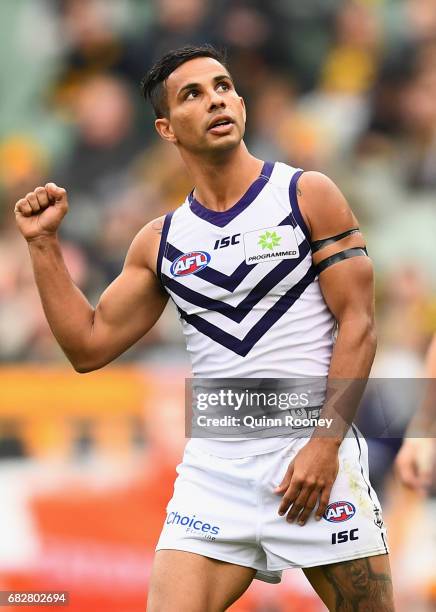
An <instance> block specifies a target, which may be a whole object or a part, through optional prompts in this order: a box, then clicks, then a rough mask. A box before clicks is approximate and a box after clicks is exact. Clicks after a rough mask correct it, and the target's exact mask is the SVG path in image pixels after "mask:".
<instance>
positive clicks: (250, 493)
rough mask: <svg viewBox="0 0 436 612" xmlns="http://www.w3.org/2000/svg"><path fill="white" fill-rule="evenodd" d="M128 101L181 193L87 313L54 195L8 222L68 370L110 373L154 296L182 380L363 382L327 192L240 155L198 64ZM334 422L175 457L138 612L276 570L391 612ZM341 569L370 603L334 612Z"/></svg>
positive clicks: (231, 594)
mask: <svg viewBox="0 0 436 612" xmlns="http://www.w3.org/2000/svg"><path fill="white" fill-rule="evenodd" d="M142 86H143V93H144V95H145V96H146V97H148V98H150V100H151V103H152V105H153V108H154V110H155V114H156V122H155V126H156V129H157V131H158V133H159V135H160V136H161V138H163V139H164V140H165V141H167V142H168V143H171V144H174V145H175V146H176V147H177V148H178V150H179V152H180V155H181V156H182V158H183V160H184V162H185V164H186V167H187V169H188V172H189V173H190V175H191V177H192V180H193V183H194V185H195V190H194V191H193V192H192V193H191V194H190V195H189V196H188V198H187V200H186V201H185V203H184V204H183V206H181V207H180V208H178V209H177V210H176V211H175V212H174V214H172V213H170V214H168V215H166V216H165V217H164V218H161V219H157V220H154V221H152V222H151V223H149V224H148V225H146V226H145V227H144V228H143V229H142V230H141V231H140V232H139V233H138V235H137V236H136V237H135V239H134V240H133V242H132V245H131V247H130V249H129V252H128V254H127V258H126V262H125V265H124V268H123V271H122V273H121V275H120V276H119V277H118V278H117V279H116V280H115V281H114V282H113V283H112V284H111V285H110V286H109V287H108V289H107V290H106V291H105V292H104V293H103V295H102V297H101V299H100V301H99V303H98V305H97V307H96V308H95V309H93V308H92V307H91V306H90V304H89V303H88V302H87V300H86V299H85V297H84V296H83V295H82V294H81V293H80V291H79V290H78V289H77V288H76V287H75V286H74V284H73V283H72V281H71V278H70V276H69V274H68V271H67V269H66V267H65V264H64V262H63V260H62V256H61V252H60V249H59V244H58V242H57V238H56V232H57V230H58V227H59V225H60V222H61V220H62V218H63V216H64V215H65V214H66V212H67V207H68V206H67V194H66V191H65V190H64V189H63V188H60V187H58V186H56V185H54V184H53V183H48V184H47V185H46V186H45V187H38V188H37V189H35V191H34V192H32V193H29V194H27V195H26V197H25V198H23V199H21V200H19V201H18V202H17V204H16V206H15V214H16V220H17V224H18V226H19V228H20V230H21V232H22V234H23V236H24V237H25V238H26V239H27V241H28V244H29V249H30V255H31V259H32V263H33V269H34V274H35V280H36V283H37V285H38V289H39V292H40V295H41V300H42V304H43V307H44V310H45V313H46V316H47V320H48V321H49V324H50V326H51V329H52V331H53V333H54V335H55V337H56V339H57V341H58V342H59V344H60V345H61V347H62V348H63V350H64V352H65V354H66V355H67V357H68V358H69V359H70V361H71V363H72V364H73V366H74V368H75V369H76V370H77V371H78V372H89V371H91V370H95V369H97V368H100V367H103V366H104V365H106V364H107V363H109V362H110V361H112V360H113V359H115V358H116V357H117V356H118V355H120V354H121V353H122V352H123V351H125V350H126V349H127V348H128V347H130V346H131V345H132V344H133V343H134V342H136V341H137V340H138V339H139V338H141V337H142V336H143V335H144V334H145V333H146V332H147V331H148V330H149V329H150V328H151V327H152V326H153V325H154V323H155V322H156V321H157V319H158V318H159V316H160V315H161V313H162V310H163V309H164V307H165V304H166V302H167V299H168V294H170V296H171V298H172V299H173V300H174V302H175V303H176V306H177V308H178V312H179V315H180V319H181V322H182V325H183V329H184V333H185V335H186V340H187V347H188V351H189V352H190V354H191V357H192V365H193V374H194V377H199V378H203V379H209V378H225V377H227V378H238V379H249V378H254V377H258V378H262V379H268V378H274V379H280V378H282V379H291V378H295V379H299V378H301V377H312V376H313V377H321V378H323V379H327V377H328V379H329V380H331V381H333V380H335V379H365V378H366V377H367V376H368V373H369V371H370V367H371V363H372V361H373V357H374V352H375V334H374V320H373V273H372V265H371V262H370V260H369V258H368V257H367V256H366V251H365V250H364V242H363V238H362V235H361V234H360V232H359V231H358V229H357V225H356V219H355V217H354V216H353V214H352V212H351V211H350V209H349V207H348V205H347V203H346V201H345V199H344V197H343V196H342V194H341V193H340V191H339V190H338V189H337V187H336V186H335V185H334V184H333V183H332V182H331V181H330V180H329V179H328V178H327V177H325V176H323V175H321V174H319V173H316V172H307V173H304V174H303V173H302V171H296V170H295V169H294V168H291V167H290V166H287V165H285V164H282V163H278V162H276V163H269V162H263V161H261V160H259V159H256V158H255V157H253V156H252V155H251V154H250V153H249V152H248V150H247V148H246V146H245V144H244V141H243V136H244V129H245V119H246V110H245V105H244V101H243V100H242V98H240V97H239V96H238V94H237V92H236V90H235V85H234V83H233V80H232V77H231V75H230V74H229V72H228V70H227V68H226V67H225V64H224V62H223V58H222V57H221V56H220V55H219V54H218V53H217V52H216V51H215V50H214V49H213V48H212V47H210V46H207V45H206V46H204V47H197V48H191V47H187V48H183V49H179V50H177V51H174V52H171V53H169V54H168V55H167V56H165V57H163V58H162V59H161V60H160V61H159V62H158V63H157V64H156V65H155V66H154V67H153V68H152V69H151V71H150V72H149V73H148V75H147V77H146V78H145V79H144V81H143V85H142ZM297 183H298V184H297ZM315 266H316V268H315ZM336 325H337V338H336V342H335V343H334V341H333V332H334V328H335V326H336ZM156 409H157V410H158V409H159V407H158V406H156ZM330 414H333V415H335V416H337V414H335V413H334V410H333V409H332V408H331V406H329V404H328V401H327V399H326V403H325V405H324V407H323V416H326V417H328V416H329V415H330ZM341 416H342V415H341ZM337 421H338V423H339V424H337V425H336V429H335V431H334V433H331V434H330V435H328V436H325V435H322V434H321V433H320V429H319V428H315V429H313V428H312V430H309V432H308V433H307V432H306V437H304V438H298V437H297V438H295V436H291V432H290V434H289V437H286V436H285V437H283V436H281V437H273V438H271V437H270V438H268V437H267V438H258V439H242V440H241V439H238V440H226V439H221V438H219V439H216V438H215V439H192V440H191V441H190V442H189V443H188V445H187V448H186V451H185V456H184V460H183V462H182V464H181V465H180V466H179V468H178V472H179V477H178V479H177V480H176V484H175V492H174V496H173V498H172V500H171V501H170V503H169V505H168V515H167V519H166V521H165V524H164V529H163V531H162V535H161V538H160V541H159V543H158V546H157V553H156V557H155V562H154V568H153V574H152V579H151V584H150V592H149V600H148V608H147V609H148V610H149V612H156V611H168V612H173V611H174V610H177V611H178V612H185V611H186V612H188V611H189V612H206V611H208V612H216V611H218V610H225V609H227V607H228V606H230V605H231V603H232V602H234V601H235V600H236V599H237V598H238V597H239V596H240V595H242V593H243V592H244V591H245V590H246V589H247V588H248V586H249V585H250V583H251V581H252V580H253V578H254V577H255V576H256V577H257V578H260V579H263V580H266V581H270V582H278V581H279V580H280V576H281V570H282V569H284V568H286V567H302V568H303V569H304V572H305V574H306V576H307V578H308V579H309V581H310V582H311V584H312V585H313V587H314V589H315V590H316V591H317V592H318V594H319V596H320V597H321V598H322V599H323V601H324V602H325V603H326V605H327V606H328V607H329V609H330V610H344V609H349V608H350V609H351V608H352V609H354V610H374V611H375V610H377V612H379V611H381V610H384V611H389V612H390V611H392V610H393V603H392V590H391V583H390V570H389V562H388V554H387V552H388V551H387V547H386V541H385V531H384V528H383V522H382V520H381V515H380V509H379V504H378V500H377V498H376V495H375V493H374V491H373V490H372V488H371V486H370V485H369V483H368V473H367V457H366V446H365V443H364V441H363V440H361V439H359V437H358V436H357V435H356V432H355V430H354V429H353V432H352V433H351V434H350V435H349V436H348V437H345V435H346V432H347V430H348V426H346V421H347V419H345V418H344V423H345V425H344V424H341V423H340V419H337ZM311 431H312V433H311ZM315 433H316V435H315ZM278 495H281V496H282V499H281V501H280V500H279V499H278V497H277V496H278ZM314 510H315V514H314V513H313V511H314ZM344 521H347V522H344ZM357 558H359V559H360V558H361V559H365V561H364V562H362V567H363V572H364V573H365V577H364V579H365V581H366V582H367V583H368V585H371V588H369V589H367V590H359V591H358V592H357V591H353V589H349V590H348V591H347V593H348V595H347V597H348V598H349V601H347V602H346V606H347V607H346V608H345V607H344V605H345V604H344V599H343V597H344V596H343V595H342V594H341V595H340V596H339V590H338V589H340V587H339V585H340V583H341V581H342V576H343V575H344V572H345V573H346V572H347V571H348V570H347V564H350V562H351V560H353V559H357ZM338 562H341V568H337V567H336V563H338ZM331 564H334V565H331ZM326 566H329V567H328V569H327V567H326ZM340 592H341V593H342V590H341V591H340Z"/></svg>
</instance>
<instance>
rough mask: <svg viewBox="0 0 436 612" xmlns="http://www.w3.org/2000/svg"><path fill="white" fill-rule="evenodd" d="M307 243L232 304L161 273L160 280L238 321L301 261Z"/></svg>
mask: <svg viewBox="0 0 436 612" xmlns="http://www.w3.org/2000/svg"><path fill="white" fill-rule="evenodd" d="M309 250H310V248H309V244H308V243H307V242H304V243H303V245H302V248H301V249H300V257H299V258H298V259H285V260H284V261H281V262H280V263H279V264H278V265H277V266H276V267H275V268H273V270H271V272H269V273H268V274H266V275H265V276H264V278H262V280H260V281H259V282H258V284H257V285H256V286H255V287H253V288H252V290H251V291H250V293H248V295H246V296H245V298H244V299H243V300H242V301H241V302H240V303H239V304H238V305H237V306H232V305H231V304H226V303H225V302H222V301H220V300H213V299H211V298H209V297H207V295H204V294H203V293H198V291H194V290H193V289H190V288H189V287H187V286H186V285H184V284H182V283H179V282H178V281H176V280H174V279H172V278H169V277H168V276H165V275H164V274H163V275H162V280H163V282H164V284H165V286H166V287H167V289H170V290H171V291H172V292H173V293H175V294H176V295H178V296H179V297H181V298H183V299H184V300H186V301H187V302H190V303H191V304H195V306H200V307H201V308H204V309H205V310H213V311H214V312H219V313H220V314H222V315H224V316H225V317H227V318H229V319H231V320H232V321H235V322H236V323H240V322H241V321H243V320H244V319H245V317H246V316H247V315H248V313H249V312H250V311H251V310H252V308H253V306H255V305H256V304H257V303H258V302H259V301H260V300H261V299H262V298H264V297H265V296H266V295H267V294H268V293H269V292H270V291H271V290H272V289H273V288H274V287H275V286H276V285H277V284H278V283H279V282H280V281H281V280H283V279H284V278H285V277H286V276H287V275H288V274H290V273H291V272H292V271H293V270H295V268H296V267H297V266H298V265H299V264H300V263H301V262H302V261H303V259H304V258H305V257H306V256H307V254H308V253H309Z"/></svg>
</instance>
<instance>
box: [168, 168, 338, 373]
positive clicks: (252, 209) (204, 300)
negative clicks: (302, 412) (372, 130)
mask: <svg viewBox="0 0 436 612" xmlns="http://www.w3.org/2000/svg"><path fill="white" fill-rule="evenodd" d="M301 174H302V170H296V169H295V168H292V167H290V166H288V165H286V164H283V163H280V162H276V163H270V162H266V163H265V164H264V166H263V169H262V172H261V174H260V176H259V178H258V179H257V180H256V181H255V182H254V183H253V184H252V185H251V186H250V187H249V189H248V190H247V192H246V193H245V195H244V196H243V197H242V198H241V199H240V200H239V201H238V202H237V203H236V204H235V205H234V206H232V207H231V208H230V209H228V210H226V211H224V212H216V211H212V210H210V209H208V208H205V207H204V206H203V205H202V204H200V203H199V202H198V201H197V200H196V199H195V198H194V197H193V195H192V193H191V194H190V195H189V196H188V198H187V199H186V201H185V202H184V204H183V205H182V206H180V207H179V208H178V209H176V210H175V211H174V212H173V213H169V214H168V215H167V216H166V218H165V221H164V226H163V231H162V239H161V244H160V248H159V255H158V268H157V271H158V276H159V278H160V280H161V283H162V285H163V286H164V288H165V289H166V291H167V292H168V293H169V295H170V296H171V298H172V300H173V301H174V302H175V304H176V306H177V309H178V313H179V316H180V320H181V323H182V326H183V332H184V336H185V339H186V344H187V349H188V351H189V353H190V356H191V361H192V370H193V375H194V377H201V378H299V377H310V376H316V377H319V376H322V377H323V376H327V373H328V369H329V365H330V358H331V353H332V347H333V331H334V327H335V321H334V318H333V316H332V314H331V312H330V311H329V309H328V307H327V305H326V303H325V301H324V299H323V297H322V294H321V291H320V287H319V283H318V278H317V275H316V272H315V268H314V266H313V263H312V253H311V249H310V235H309V232H308V230H307V227H306V225H305V223H304V220H303V218H302V216H301V213H300V210H299V207H298V201H297V195H296V185H297V180H298V178H299V176H300V175H301Z"/></svg>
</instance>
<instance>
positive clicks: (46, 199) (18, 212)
mask: <svg viewBox="0 0 436 612" xmlns="http://www.w3.org/2000/svg"><path fill="white" fill-rule="evenodd" d="M67 211H68V199H67V192H66V191H65V189H63V188H62V187H58V186H57V185H55V183H47V185H46V186H45V187H37V188H36V189H35V191H31V192H30V193H28V194H27V195H26V197H25V198H21V200H18V202H17V203H16V204H15V208H14V212H15V219H16V222H17V225H18V227H19V229H20V232H21V233H22V234H23V236H24V238H25V239H26V240H33V239H35V238H39V237H43V236H50V235H54V234H56V232H57V229H58V227H59V225H60V223H61V221H62V219H63V218H64V217H65V215H66V214H67Z"/></svg>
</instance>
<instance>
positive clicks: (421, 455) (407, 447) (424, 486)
mask: <svg viewBox="0 0 436 612" xmlns="http://www.w3.org/2000/svg"><path fill="white" fill-rule="evenodd" d="M434 457H435V441H434V439H433V438H406V439H405V440H404V442H403V445H402V447H401V449H400V452H399V453H398V455H397V458H396V460H395V471H396V472H397V474H398V476H399V478H400V480H401V482H402V483H403V484H404V485H405V486H406V487H410V488H411V489H415V490H417V491H420V492H421V493H425V492H426V491H427V490H428V488H429V486H430V484H431V475H432V467H433V460H434Z"/></svg>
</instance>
